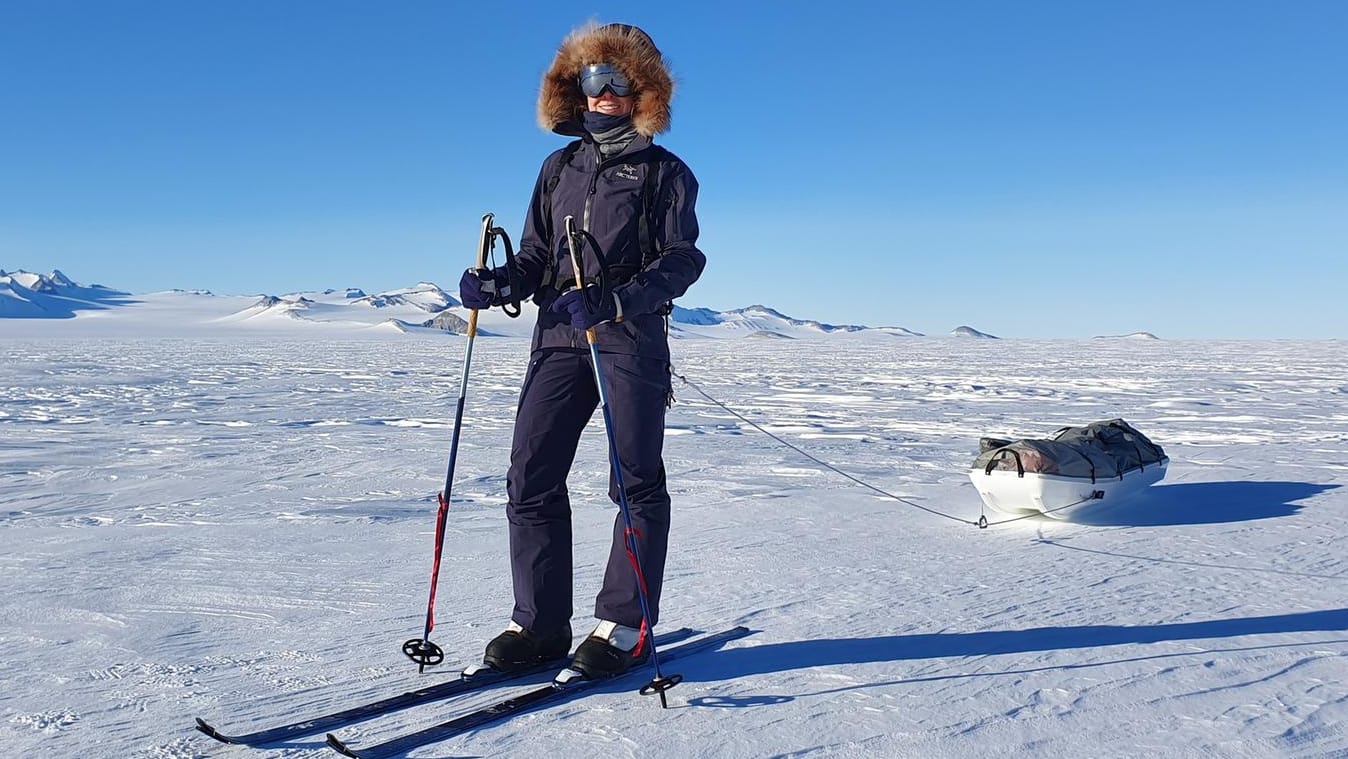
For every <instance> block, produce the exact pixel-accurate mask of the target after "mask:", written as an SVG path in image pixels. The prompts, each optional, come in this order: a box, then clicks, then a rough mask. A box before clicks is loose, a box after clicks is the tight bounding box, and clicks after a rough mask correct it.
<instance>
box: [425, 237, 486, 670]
mask: <svg viewBox="0 0 1348 759" xmlns="http://www.w3.org/2000/svg"><path fill="white" fill-rule="evenodd" d="M494 218H495V217H494V216H493V215H492V214H487V215H485V216H483V217H482V232H481V234H480V236H479V237H478V244H477V268H479V269H485V268H486V267H487V257H488V254H489V253H490V252H491V249H492V247H493V246H494V245H495V244H496V238H497V237H498V236H499V237H502V238H504V239H505V241H506V242H505V244H506V247H507V249H508V248H509V246H510V238H508V237H506V236H505V231H504V230H502V229H501V228H499V227H493V226H492V221H493V219H494ZM476 337H477V309H476V308H474V309H470V310H469V312H468V343H467V345H466V346H465V347H464V351H463V374H462V376H461V377H460V379H459V401H458V405H457V406H456V407H455V409H454V434H453V436H452V437H451V438H450V443H449V467H448V471H447V472H446V473H445V488H444V490H442V491H440V495H439V501H440V508H439V510H438V511H437V512H436V515H435V561H434V562H433V563H432V564H431V594H430V599H429V600H428V601H427V602H426V631H425V633H424V634H423V635H422V637H420V638H412V639H411V640H409V641H407V642H405V643H403V653H404V654H407V656H408V658H410V659H411V660H412V661H414V662H416V663H417V664H418V665H419V668H418V670H417V671H418V672H425V671H426V667H428V666H433V665H436V664H439V663H440V662H442V661H444V660H445V653H444V651H442V650H440V647H439V646H437V645H436V644H434V643H432V642H431V630H433V629H435V586H436V584H437V582H438V580H439V579H440V557H441V555H443V553H444V546H445V522H446V521H447V519H448V517H449V494H450V491H451V490H452V489H453V487H454V463H455V461H456V460H457V459H458V455H459V431H460V430H461V429H462V428H463V406H464V401H465V399H466V398H467V396H468V369H469V367H470V366H472V363H473V340H474V338H476Z"/></svg>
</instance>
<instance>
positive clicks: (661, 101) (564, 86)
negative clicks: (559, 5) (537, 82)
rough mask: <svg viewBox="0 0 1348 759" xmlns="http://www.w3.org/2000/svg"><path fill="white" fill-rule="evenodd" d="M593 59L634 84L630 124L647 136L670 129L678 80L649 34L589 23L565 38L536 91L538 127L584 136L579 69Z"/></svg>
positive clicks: (583, 104)
mask: <svg viewBox="0 0 1348 759" xmlns="http://www.w3.org/2000/svg"><path fill="white" fill-rule="evenodd" d="M591 63H608V64H612V65H613V66H615V67H616V68H617V69H618V70H619V71H621V72H622V73H623V76H625V77H627V80H628V81H629V82H631V83H632V88H633V90H634V92H635V97H636V104H635V106H634V108H633V111H632V125H633V126H635V127H636V130H637V132H639V133H640V134H642V135H645V136H646V137H654V136H655V135H657V134H659V133H661V132H664V131H667V130H668V129H669V121H670V101H671V100H673V98H674V79H673V77H672V76H671V75H670V72H669V68H668V67H667V66H666V65H665V61H664V58H663V57H662V56H661V55H660V51H659V50H658V49H657V48H656V47H655V45H654V43H652V42H651V38H650V37H648V36H646V33H645V32H643V31H641V30H640V29H637V28H636V27H632V26H624V25H620V24H610V25H607V26H599V25H598V24H594V23H590V24H587V25H585V26H583V27H581V28H579V29H576V30H575V31H573V32H571V34H569V35H567V37H566V39H564V40H562V44H561V46H560V47H559V48H558V50H557V56H556V57H555V58H554V59H553V61H552V67H551V68H549V69H548V72H547V73H546V74H544V75H543V83H542V85H541V87H540V88H539V93H538V125H539V126H541V127H543V128H544V129H546V130H548V131H550V132H558V133H560V134H572V135H575V134H581V133H582V132H583V130H582V129H581V126H580V124H581V114H583V113H584V112H585V95H584V94H582V93H581V91H580V84H579V81H578V80H579V78H580V71H581V69H582V68H583V67H585V66H586V65H588V64H591Z"/></svg>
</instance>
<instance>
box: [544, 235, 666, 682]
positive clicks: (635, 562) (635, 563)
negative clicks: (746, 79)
mask: <svg viewBox="0 0 1348 759" xmlns="http://www.w3.org/2000/svg"><path fill="white" fill-rule="evenodd" d="M563 223H564V224H565V225H566V246H567V248H568V249H570V251H571V270H572V271H573V272H574V273H575V275H576V288H577V289H579V290H580V295H581V298H584V297H585V278H584V270H583V269H582V268H581V266H580V258H581V256H580V248H581V245H582V242H581V236H580V234H579V233H577V232H576V218H575V217H574V216H567V217H566V218H565V219H564V220H563ZM601 289H602V288H601ZM587 307H588V306H587ZM585 342H586V343H588V344H589V346H590V362H591V364H593V365H594V381H595V386H596V387H597V388H598V390H599V408H600V410H601V411H602V412H603V415H604V432H605V434H606V436H607V437H608V455H609V462H610V465H611V466H612V468H613V481H614V483H615V484H616V485H617V486H618V510H619V511H620V512H622V518H623V539H624V541H625V542H626V545H627V555H628V557H629V558H630V559H631V560H632V570H633V571H634V572H636V575H637V578H636V579H637V598H638V599H640V601H641V617H642V623H643V624H644V625H645V627H646V636H647V639H648V645H650V647H651V664H652V665H653V666H654V667H655V679H653V680H651V681H650V682H649V683H647V684H646V685H643V686H642V687H641V694H642V695H643V696H648V695H650V694H652V693H659V694H660V706H661V708H664V709H668V708H669V703H668V701H667V700H666V699H665V691H667V690H669V689H670V688H673V687H674V686H675V685H678V684H679V683H681V682H683V675H670V676H669V677H665V676H664V675H663V674H662V673H661V672H660V654H659V652H658V651H656V650H655V628H654V625H652V624H651V609H650V603H649V602H648V600H647V598H646V574H645V571H644V570H643V569H642V564H641V553H640V552H639V551H638V550H637V542H636V531H635V530H634V529H632V512H631V509H629V508H628V506H627V488H626V487H625V486H624V485H623V473H622V466H621V465H620V464H619V462H618V445H617V441H616V438H615V437H614V435H613V417H612V415H611V414H610V413H609V406H608V392H607V391H606V389H605V387H604V373H603V371H602V370H601V368H600V366H599V346H598V345H597V344H596V340H595V334H594V328H593V327H591V328H590V329H587V330H585Z"/></svg>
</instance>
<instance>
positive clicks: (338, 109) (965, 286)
mask: <svg viewBox="0 0 1348 759" xmlns="http://www.w3.org/2000/svg"><path fill="white" fill-rule="evenodd" d="M587 19H597V20H599V21H603V22H608V21H624V22H628V23H635V24H637V25H639V26H642V27H643V28H645V29H646V30H647V31H648V32H649V33H650V34H651V35H652V36H653V37H654V38H655V40H656V42H657V44H659V45H660V47H661V49H662V50H663V51H664V52H665V54H666V57H667V58H668V60H669V61H670V64H671V66H672V67H673V69H674V71H675V74H676V77H677V79H678V82H679V86H678V91H677V93H676V97H675V103H674V127H673V129H672V130H671V132H669V133H668V134H666V135H664V136H663V137H662V138H661V142H662V143H663V144H665V145H666V146H667V147H669V148H670V149H672V150H673V151H674V152H676V153H677V154H679V155H680V156H681V157H683V158H684V159H685V160H686V161H687V162H688V163H689V164H690V165H691V166H692V168H693V170H694V172H695V173H696V174H697V176H698V179H699V181H700V182H701V185H702V193H701V197H700V200H699V217H700V219H701V221H702V227H703V236H702V240H701V246H702V248H703V250H704V251H705V252H706V254H707V256H708V259H709V263H708V268H707V271H706V273H705V275H704V276H703V278H702V280H701V281H699V282H698V283H697V284H696V285H695V286H694V288H693V289H692V290H691V291H690V292H689V294H688V295H687V296H686V297H685V298H684V299H683V301H682V304H683V305H686V306H690V307H691V306H707V307H711V308H717V309H728V308H735V307H741V306H747V305H750V304H755V303H763V304H766V305H770V306H773V307H775V308H777V309H779V310H781V311H783V312H785V313H787V314H790V315H792V316H796V317H798V318H812V319H820V320H824V321H829V322H834V323H862V324H870V325H888V326H903V327H909V328H911V329H915V330H918V331H921V332H925V333H928V334H943V333H945V332H948V331H950V330H951V329H953V328H954V327H956V326H959V325H965V324H967V325H971V326H974V327H976V328H978V329H982V330H984V331H987V332H992V333H994V334H999V335H1002V336H1006V337H1089V336H1092V335H1099V334H1118V333H1126V332H1133V331H1137V330H1147V331H1152V332H1155V333H1156V334H1158V335H1159V336H1161V337H1163V338H1208V337H1235V338H1344V337H1348V307H1346V306H1344V305H1342V304H1343V302H1344V300H1345V296H1344V293H1343V290H1344V289H1345V285H1348V97H1345V96H1344V87H1345V85H1344V81H1345V76H1348V45H1344V44H1343V32H1344V30H1345V29H1348V3H1343V2H1339V1H1337V0H1333V1H1328V0H1325V1H1321V0H1298V2H1291V3H1287V2H1272V1H1269V2H1231V1H1230V0H1222V1H1218V0H1213V1H1211V2H1207V1H1194V2H1183V1H1180V0H1170V1H1168V2H1157V1H1150V0H1142V1H1141V2H1096V3H1079V2H1034V3H1007V2H937V1H935V0H932V1H931V2H886V3H881V2H877V3H874V4H869V3H850V2H830V3H818V2H811V3H802V2H773V3H727V2H716V3H707V2H681V3H665V4H649V5H648V4H635V3H630V2H629V3H606V2H598V3H591V4H588V5H576V4H563V3H556V2H552V3H535V2H517V3H453V2H430V1H425V2H393V1H390V2H381V3H376V2H369V1H361V2H355V1H352V0H323V1H322V2H319V1H313V2H308V1H300V0H286V1H284V2H283V1H279V0H278V1H276V2H270V1H263V0H235V1H234V2H176V1H174V2H170V1H162V2H150V1H148V0H101V1H98V2H95V1H93V0H89V1H88V2H73V1H71V0H4V2H3V3H0V268H3V269H7V270H12V269H26V270H30V271H48V270H50V269H53V268H59V269H61V270H62V271H64V272H65V273H66V274H68V275H70V276H71V277H73V278H74V279H76V280H78V281H81V282H84V283H92V282H98V283H103V284H107V285H110V286H115V287H119V288H122V289H128V290H133V291H136V292H147V291H152V290H160V289H168V288H174V287H178V288H204V289H210V290H213V291H215V292H219V293H257V292H267V293H272V294H279V293H284V292H289V291H295V290H303V289H321V288H328V287H347V286H356V287H361V288H364V289H366V290H368V291H376V290H383V289H391V288H395V287H404V286H408V285H411V284H413V283H415V282H418V281H423V280H428V281H434V282H437V283H439V284H441V285H442V286H444V287H446V288H451V287H454V286H456V283H457V280H458V275H459V273H460V272H461V271H462V270H463V268H465V267H466V266H467V265H469V264H470V263H471V262H472V259H473V256H474V247H475V244H476V234H477V232H476V228H477V224H478V220H479V219H480V218H481V215H482V213H484V212H486V211H492V212H494V213H496V214H497V216H498V218H499V220H500V222H501V223H502V224H503V225H504V226H505V227H506V228H507V229H508V230H509V231H511V232H512V234H516V235H517V234H518V230H519V229H520V227H521V225H522V222H523V211H524V208H525V206H526V205H527V203H528V198H529V192H530V190H531V188H532V184H533V180H534V177H535V176H536V174H537V171H538V166H539V163H540V162H541V161H542V159H543V157H544V156H545V155H546V154H547V153H548V152H550V151H551V150H553V149H555V148H557V147H559V146H560V145H562V144H563V138H560V137H557V136H555V135H550V134H546V133H544V132H542V131H541V130H539V128H538V127H537V126H536V124H535V122H534V100H535V96H536V93H537V87H538V81H539V78H540V76H541V74H542V72H543V71H544V69H545V68H546V67H547V66H548V64H549V63H550V62H551V58H552V54H553V52H554V50H555V49H556V45H557V43H558V42H559V41H560V40H561V38H562V37H563V36H564V35H565V34H566V33H567V32H568V31H569V30H570V29H571V28H573V27H574V26H576V25H578V24H580V23H582V22H583V21H585V20H587Z"/></svg>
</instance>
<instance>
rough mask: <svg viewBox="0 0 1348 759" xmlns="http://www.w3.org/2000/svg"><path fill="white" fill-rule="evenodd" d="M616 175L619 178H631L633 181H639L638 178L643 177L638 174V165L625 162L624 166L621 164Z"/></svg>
mask: <svg viewBox="0 0 1348 759" xmlns="http://www.w3.org/2000/svg"><path fill="white" fill-rule="evenodd" d="M615 176H616V177H617V178H618V179H630V180H632V181H633V182H635V181H637V180H638V179H641V177H639V176H637V167H635V166H633V165H632V164H630V163H625V164H623V165H622V166H619V167H618V171H617V173H616V174H615Z"/></svg>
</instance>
